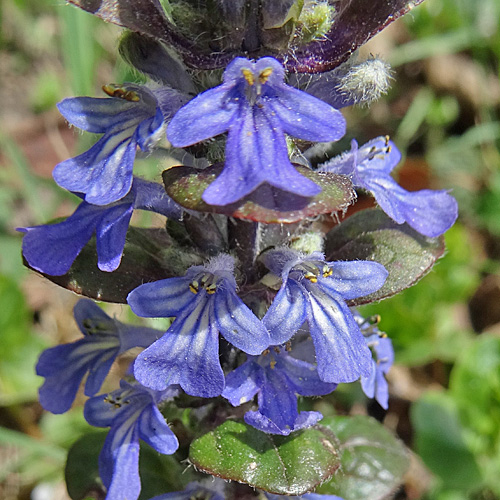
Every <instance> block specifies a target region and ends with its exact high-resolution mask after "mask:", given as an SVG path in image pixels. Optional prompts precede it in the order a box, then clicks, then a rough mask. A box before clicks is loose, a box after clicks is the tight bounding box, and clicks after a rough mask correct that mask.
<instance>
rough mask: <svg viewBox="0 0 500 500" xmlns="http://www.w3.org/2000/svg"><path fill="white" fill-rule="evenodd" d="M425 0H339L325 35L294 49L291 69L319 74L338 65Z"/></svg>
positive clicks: (288, 67)
mask: <svg viewBox="0 0 500 500" xmlns="http://www.w3.org/2000/svg"><path fill="white" fill-rule="evenodd" d="M422 2H423V0H340V1H339V2H336V3H335V8H336V10H337V13H336V15H335V18H334V22H333V26H332V28H331V29H330V31H329V32H328V33H327V34H326V35H325V38H324V39H322V40H319V41H317V42H312V43H310V44H308V45H306V46H305V47H303V48H298V49H297V50H296V51H294V56H293V57H290V58H289V59H288V61H287V63H286V64H285V67H286V69H287V70H288V71H294V72H298V73H320V72H324V71H329V70H331V69H334V68H336V67H337V66H339V65H340V64H342V63H343V62H344V61H346V60H347V59H348V58H349V56H350V55H351V54H352V53H353V52H354V51H355V50H356V49H357V48H358V47H360V46H361V45H363V44H364V43H366V42H367V41H368V40H369V39H370V38H372V37H373V36H375V35H376V34H377V33H379V32H380V31H382V30H383V29H384V28H385V27H386V26H388V25H389V24H390V23H392V22H393V21H395V20H396V19H397V18H398V17H401V16H402V15H404V14H406V13H407V12H408V11H409V10H411V9H413V8H414V7H416V6H417V5H418V4H420V3H422Z"/></svg>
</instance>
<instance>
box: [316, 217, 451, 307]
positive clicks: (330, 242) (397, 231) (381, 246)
mask: <svg viewBox="0 0 500 500" xmlns="http://www.w3.org/2000/svg"><path fill="white" fill-rule="evenodd" d="M444 250H445V247H444V240H443V238H442V237H439V238H428V237H426V236H423V235H421V234H420V233H418V232H417V231H415V230H414V229H412V228H411V227H409V226H408V225H407V224H397V223H396V222H394V221H393V220H392V219H390V218H389V217H388V216H387V215H386V214H385V213H384V212H383V211H382V210H380V209H372V210H364V211H362V212H357V213H356V214H354V215H352V216H351V217H349V218H348V219H346V220H345V221H343V222H342V223H341V224H340V225H338V226H336V227H334V228H333V229H332V230H331V231H330V232H329V233H328V234H327V236H326V247H325V255H326V259H327V260H329V261H334V260H335V261H336V260H348V261H352V260H372V261H375V262H378V263H380V264H382V265H383V266H384V267H385V268H386V269H387V271H388V272H389V276H388V277H387V280H386V281H385V283H384V285H383V286H382V287H381V288H380V289H379V290H377V291H376V292H374V293H372V294H370V295H366V296H364V297H360V298H358V299H353V300H350V301H348V304H349V305H350V306H355V305H361V304H369V303H370V302H374V301H378V300H381V299H385V298H387V297H391V296H392V295H395V294H396V293H399V292H401V291H402V290H405V289H406V288H408V287H410V286H411V285H413V284H415V283H416V282H417V281H418V280H419V279H421V278H422V277H423V276H425V274H427V273H428V272H429V271H430V270H431V268H432V266H433V265H434V264H435V262H436V261H437V260H438V259H439V258H440V257H441V256H442V255H443V253H444Z"/></svg>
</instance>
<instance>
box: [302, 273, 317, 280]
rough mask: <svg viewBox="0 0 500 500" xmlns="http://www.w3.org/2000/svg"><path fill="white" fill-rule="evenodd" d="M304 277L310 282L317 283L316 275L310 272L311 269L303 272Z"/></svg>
mask: <svg viewBox="0 0 500 500" xmlns="http://www.w3.org/2000/svg"><path fill="white" fill-rule="evenodd" d="M304 278H305V279H307V280H309V281H310V282H311V283H317V282H318V277H317V276H316V275H315V274H314V273H312V272H311V271H307V272H306V273H305V274H304Z"/></svg>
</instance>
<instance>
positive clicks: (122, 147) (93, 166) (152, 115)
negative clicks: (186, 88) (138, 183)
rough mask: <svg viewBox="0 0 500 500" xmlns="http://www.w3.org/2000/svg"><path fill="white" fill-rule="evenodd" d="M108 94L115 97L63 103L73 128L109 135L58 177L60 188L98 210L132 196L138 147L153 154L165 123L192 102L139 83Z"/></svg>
mask: <svg viewBox="0 0 500 500" xmlns="http://www.w3.org/2000/svg"><path fill="white" fill-rule="evenodd" d="M103 89H104V90H105V91H106V93H107V94H109V95H110V96H111V97H109V98H102V99H101V98H99V99H97V98H92V97H74V98H70V99H64V100H63V101H61V102H60V103H59V104H58V108H59V111H60V112H61V114H62V115H63V116H64V117H65V118H66V119H67V120H68V121H69V122H70V123H71V124H72V125H75V126H76V127H78V128H80V129H82V130H85V131H87V132H92V133H95V134H104V135H103V136H102V137H101V138H100V139H99V140H98V141H97V142H96V144H94V145H93V146H92V147H91V148H90V149H89V150H88V151H86V152H85V153H82V154H81V155H79V156H76V157H74V158H70V159H69V160H65V161H63V162H62V163H59V164H58V165H57V166H56V167H55V169H54V172H53V177H54V180H55V181H56V182H57V184H59V185H60V186H61V187H63V188H65V189H67V190H69V191H73V192H77V193H82V194H84V195H85V201H86V202H87V203H91V204H93V205H108V204H110V203H113V202H115V201H117V200H120V199H121V198H123V197H124V196H125V195H126V194H127V193H128V192H129V191H130V188H131V187H132V177H133V176H132V170H133V166H134V160H135V155H136V150H137V147H138V146H139V148H140V149H142V150H143V151H146V152H147V151H150V150H151V148H152V147H153V146H154V145H155V144H156V143H157V142H158V141H159V139H160V138H161V137H162V136H163V133H164V130H165V121H166V120H167V119H168V118H169V117H170V115H172V114H173V113H174V112H175V111H177V109H178V108H179V107H181V106H182V104H184V103H185V102H186V99H185V97H184V96H183V95H181V94H180V93H179V92H177V91H174V90H172V89H158V90H154V91H153V90H149V89H147V88H146V87H143V86H140V85H134V84H124V85H123V86H121V87H117V86H115V85H106V86H104V87H103Z"/></svg>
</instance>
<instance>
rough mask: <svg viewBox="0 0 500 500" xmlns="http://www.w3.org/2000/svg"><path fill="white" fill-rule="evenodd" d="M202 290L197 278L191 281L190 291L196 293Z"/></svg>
mask: <svg viewBox="0 0 500 500" xmlns="http://www.w3.org/2000/svg"><path fill="white" fill-rule="evenodd" d="M199 290H200V285H199V283H198V282H197V281H196V280H193V281H191V283H189V291H190V292H193V293H194V294H197V293H198V292H199Z"/></svg>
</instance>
